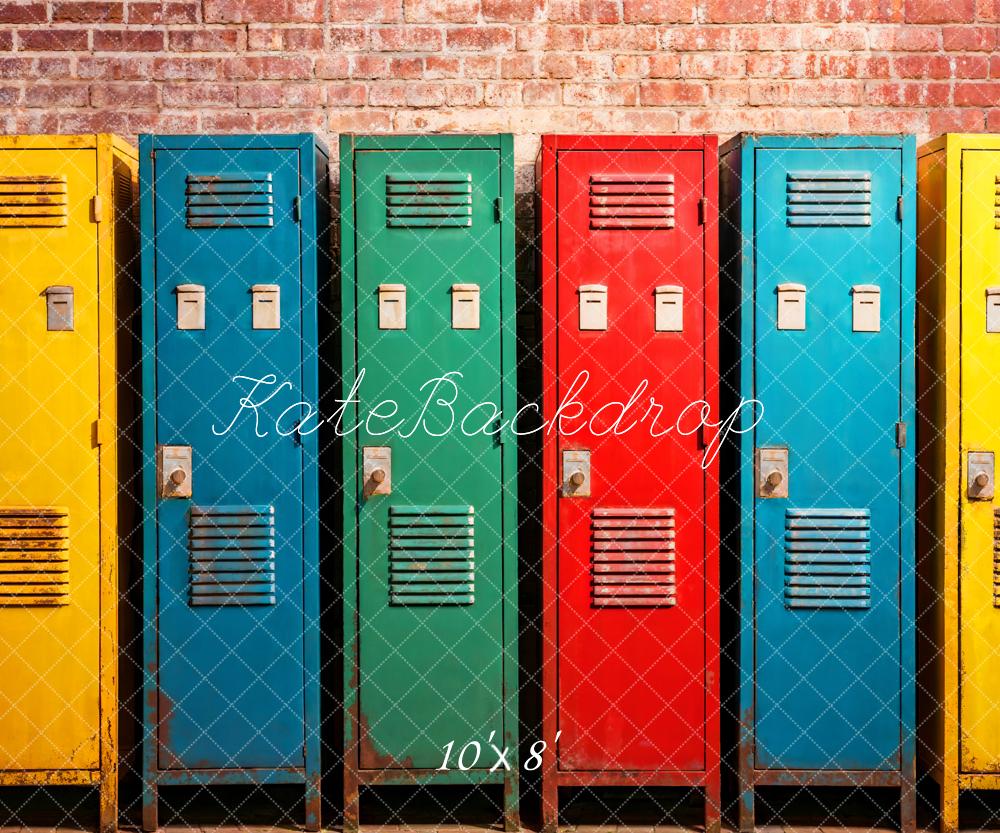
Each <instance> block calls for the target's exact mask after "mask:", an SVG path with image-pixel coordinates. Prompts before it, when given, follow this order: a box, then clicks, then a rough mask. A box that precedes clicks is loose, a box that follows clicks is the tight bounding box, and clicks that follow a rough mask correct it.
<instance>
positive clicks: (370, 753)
mask: <svg viewBox="0 0 1000 833" xmlns="http://www.w3.org/2000/svg"><path fill="white" fill-rule="evenodd" d="M358 730H359V733H360V737H359V738H358V745H359V746H360V747H361V757H360V761H361V765H362V766H363V767H364V768H365V769H416V768H417V767H416V766H415V765H414V763H413V758H412V756H407V757H406V758H404V759H403V760H401V761H399V760H397V759H396V758H394V757H393V756H392V755H388V754H386V753H383V752H379V751H378V750H377V749H376V748H375V745H374V744H373V743H372V742H371V740H370V737H371V735H370V730H369V728H368V718H367V717H366V716H365V715H364V714H361V713H359V714H358Z"/></svg>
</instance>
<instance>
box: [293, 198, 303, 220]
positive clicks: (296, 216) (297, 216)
mask: <svg viewBox="0 0 1000 833" xmlns="http://www.w3.org/2000/svg"><path fill="white" fill-rule="evenodd" d="M292 219H293V220H294V221H295V222H296V223H298V222H301V221H302V197H293V198H292Z"/></svg>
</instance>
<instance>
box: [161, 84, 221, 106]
mask: <svg viewBox="0 0 1000 833" xmlns="http://www.w3.org/2000/svg"><path fill="white" fill-rule="evenodd" d="M160 94H161V95H162V97H163V106H164V107H234V106H235V105H236V85H235V84H176V85H171V84H166V85H164V87H163V89H162V90H161V91H160Z"/></svg>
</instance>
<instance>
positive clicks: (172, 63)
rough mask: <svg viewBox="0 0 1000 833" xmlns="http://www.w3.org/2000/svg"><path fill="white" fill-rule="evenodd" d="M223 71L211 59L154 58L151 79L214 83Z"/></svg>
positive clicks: (220, 64) (216, 61)
mask: <svg viewBox="0 0 1000 833" xmlns="http://www.w3.org/2000/svg"><path fill="white" fill-rule="evenodd" d="M223 69H224V67H223V65H222V63H221V62H220V61H218V60H217V59H213V58H188V57H184V58H156V59H154V61H153V66H152V77H153V78H155V79H156V80H159V81H216V80H218V79H219V78H220V77H221V76H222V73H223Z"/></svg>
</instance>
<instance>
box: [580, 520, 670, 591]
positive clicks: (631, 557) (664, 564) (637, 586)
mask: <svg viewBox="0 0 1000 833" xmlns="http://www.w3.org/2000/svg"><path fill="white" fill-rule="evenodd" d="M590 530H591V539H592V540H591V547H592V551H593V559H592V561H591V578H592V582H593V601H594V607H673V606H674V605H675V604H677V582H676V578H675V565H674V510H673V509H669V508H663V509H595V510H594V511H593V513H592V515H591V520H590Z"/></svg>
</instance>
